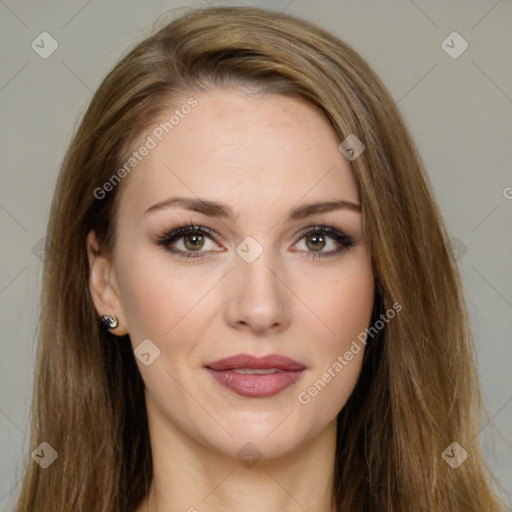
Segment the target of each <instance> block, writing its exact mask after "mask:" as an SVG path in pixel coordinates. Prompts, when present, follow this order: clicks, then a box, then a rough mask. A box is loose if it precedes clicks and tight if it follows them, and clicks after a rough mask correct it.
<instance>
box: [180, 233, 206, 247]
mask: <svg viewBox="0 0 512 512" xmlns="http://www.w3.org/2000/svg"><path fill="white" fill-rule="evenodd" d="M202 238H203V236H202V235H187V236H186V237H185V238H184V240H185V247H187V249H197V248H201V246H202V243H201V242H202V241H203V240H202ZM191 240H193V242H192V243H191V246H190V247H189V246H188V243H187V242H190V241H191Z"/></svg>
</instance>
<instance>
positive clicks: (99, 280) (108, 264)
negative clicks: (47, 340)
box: [87, 231, 128, 336]
mask: <svg viewBox="0 0 512 512" xmlns="http://www.w3.org/2000/svg"><path fill="white" fill-rule="evenodd" d="M87 257H88V259H89V289H90V291H91V296H92V299H93V302H94V307H95V308H96V311H97V312H98V314H99V315H100V316H103V315H111V314H114V315H116V316H117V318H118V320H119V325H118V326H117V327H116V328H115V329H111V330H110V332H111V333H112V334H115V335H116V336H124V335H125V334H128V330H127V324H126V317H125V314H124V311H123V308H122V305H121V300H120V299H119V295H120V294H119V288H118V286H117V280H116V275H115V271H114V267H113V265H112V260H111V257H110V255H108V254H106V253H105V251H102V248H101V245H100V241H99V240H98V238H97V236H96V232H95V231H90V232H89V234H88V235H87Z"/></svg>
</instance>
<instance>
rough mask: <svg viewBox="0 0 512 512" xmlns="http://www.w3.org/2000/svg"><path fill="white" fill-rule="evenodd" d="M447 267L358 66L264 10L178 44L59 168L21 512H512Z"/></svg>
mask: <svg viewBox="0 0 512 512" xmlns="http://www.w3.org/2000/svg"><path fill="white" fill-rule="evenodd" d="M450 254H451V249H450V247H449V243H448V242H447V230H446V227H445V225H444V223H443V220H442V218H441V216H440V214H439V210H438V207H437V205H436V203H435V201H434V199H433V197H432V192H431V187H430V184H429V181H428V178H427V176H426V174H425V172H424V169H423V166H422V164H421V160H420V157H419V156H418V154H417V151H416V149H415V147H414V144H413V142H412V140H411V137H410V135H409V134H408V132H407V129H406V127H405V125H404V122H403V120H402V119H401V117H400V115H399V113H398V111H397V109H396V107H395V105H394V103H393V100H392V98H391V96H390V95H389V93H388V92H387V91H386V89H385V87H384V86H383V84H382V83H381V82H380V80H379V79H378V78H377V77H376V75H375V74H374V72H373V71H372V70H371V69H370V68H369V66H368V65H367V64H366V63H365V62H364V61H363V60H362V58H361V57H360V56H358V55H357V54H356V53H355V52H354V50H352V49H351V48H350V47H349V46H347V45H346V44H345V43H343V42H341V41H340V40H339V39H337V38H336V37H334V36H333V35H331V34H329V33H327V32H325V31H324V30H322V29H320V28H318V27H316V26H314V25H312V24H310V23H307V22H305V21H303V20H300V19H298V18H295V17H292V16H289V15H283V14H277V13H275V12H270V11H266V10H262V9H257V8H245V7H244V8H242V7H238V8H227V7H223V8H220V7H219V8H209V9H198V10H194V11H190V12H189V13H187V14H185V15H183V16H181V17H180V18H178V19H176V20H174V21H173V22H171V23H170V24H168V25H167V26H164V27H163V28H162V29H161V30H159V31H158V32H156V33H155V34H154V35H152V36H151V37H149V38H147V39H146V40H144V41H143V42H142V43H140V44H139V45H138V46H136V47H135V48H134V49H133V50H132V51H130V52H129V53H128V54H127V55H126V56H125V57H124V58H123V59H122V60H121V61H120V62H119V63H118V64H117V65H116V66H115V68H114V69H113V70H112V71H111V73H110V74H109V75H108V76H107V77H106V79H105V80H104V82H103V83H102V84H101V86H100V87H99V89H98V91H97V93H96V94H95V96H94V98H93V99H92V101H91V104H90V106H89V109H88V110H87V112H86V114H85V116H84V119H83V120H82V122H81V124H80V126H79V128H78V130H77V133H76V134H75V136H74V139H73V141H72V143H71V145H70V148H69V150H68V153H67V155H66V158H65V161H64V164H63V167H62V171H61V174H60V177H59V181H58V185H57V190H56V194H55V198H54V201H53V206H52V211H51V218H50V222H49V227H48V236H47V247H46V259H45V268H44V283H43V296H42V313H41V330H40V340H39V348H38V360H37V374H36V381H35V389H34V403H33V412H34V414H33V424H32V445H31V449H32V450H33V452H32V459H33V460H34V461H35V462H37V464H36V463H34V462H33V461H31V465H30V466H29V468H28V471H27V474H26V476H25V479H24V482H23V488H22V491H21V494H20V497H19V502H18V508H17V510H18V511H19V512H28V511H34V510H37V511H38V512H43V511H52V512H57V511H64V510H66V511H69V510H73V511H93V510H94V511H96V510H97V511H100V510H101V511H123V512H127V511H137V512H146V511H148V512H150V511H151V512H155V511H164V510H189V511H193V510H198V511H207V510H210V511H213V510H223V511H231V510H248V511H255V510H265V511H277V510H279V511H296V510H309V511H318V512H320V511H350V512H363V511H387V512H391V511H411V510H414V511H431V512H432V511H440V510H443V511H479V512H481V511H498V510H502V508H501V505H500V504H499V501H498V499H497V497H496V496H495V494H494V492H493V490H492V487H491V485H490V481H491V478H492V477H491V475H490V474H489V472H488V470H487V468H486V465H485V463H484V460H483V459H482V456H481V453H480V448H479V444H478V436H477V430H478V427H477V425H478V424H479V423H478V416H477V415H475V412H476V413H478V412H479V411H480V407H481V399H480V395H479V388H478V382H477V379H476V374H475V367H474V362H473V356H472V351H471V350H472V344H471V333H470V330H469V327H468V318H467V313H466V309H465V305H464V298H463V294H462V286H461V281H460V277H459V273H458V270H457V267H456V264H455V263H454V261H453V258H452V257H451V255H450ZM42 443H43V444H42ZM38 459H39V460H38Z"/></svg>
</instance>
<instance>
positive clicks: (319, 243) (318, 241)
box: [305, 234, 326, 251]
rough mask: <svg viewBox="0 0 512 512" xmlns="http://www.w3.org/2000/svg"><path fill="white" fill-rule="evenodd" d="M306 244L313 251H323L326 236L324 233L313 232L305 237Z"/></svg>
mask: <svg viewBox="0 0 512 512" xmlns="http://www.w3.org/2000/svg"><path fill="white" fill-rule="evenodd" d="M305 241H306V245H307V246H308V248H309V249H311V250H313V251H321V250H322V249H323V248H324V247H325V243H326V242H325V237H324V236H323V235H318V234H311V235H307V236H306V238H305Z"/></svg>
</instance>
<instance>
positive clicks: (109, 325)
mask: <svg viewBox="0 0 512 512" xmlns="http://www.w3.org/2000/svg"><path fill="white" fill-rule="evenodd" d="M118 325H119V320H118V319H117V316H116V315H103V316H102V317H101V327H103V329H104V330H105V331H109V330H110V329H115V328H116V327H117V326H118Z"/></svg>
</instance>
